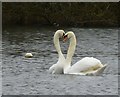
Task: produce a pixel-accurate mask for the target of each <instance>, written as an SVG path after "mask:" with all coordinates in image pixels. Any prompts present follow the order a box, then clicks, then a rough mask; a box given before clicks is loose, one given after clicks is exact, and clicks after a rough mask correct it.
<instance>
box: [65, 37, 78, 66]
mask: <svg viewBox="0 0 120 97" xmlns="http://www.w3.org/2000/svg"><path fill="white" fill-rule="evenodd" d="M75 48H76V37H75V35H73V36H72V37H71V38H70V44H69V48H68V52H67V58H66V62H67V63H68V64H69V65H70V64H71V61H72V56H73V55H74V52H75Z"/></svg>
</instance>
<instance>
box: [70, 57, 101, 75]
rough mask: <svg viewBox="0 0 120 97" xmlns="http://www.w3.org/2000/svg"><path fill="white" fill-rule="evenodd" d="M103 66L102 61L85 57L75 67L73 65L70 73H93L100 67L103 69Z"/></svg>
mask: <svg viewBox="0 0 120 97" xmlns="http://www.w3.org/2000/svg"><path fill="white" fill-rule="evenodd" d="M102 66H103V65H102V64H101V62H100V60H98V59H96V58H93V57H85V58H83V59H81V60H80V61H78V62H77V63H75V64H74V65H72V67H71V69H70V72H76V73H78V72H83V73H84V72H87V71H88V72H89V71H93V70H96V69H98V68H100V67H102Z"/></svg>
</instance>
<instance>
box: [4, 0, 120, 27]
mask: <svg viewBox="0 0 120 97" xmlns="http://www.w3.org/2000/svg"><path fill="white" fill-rule="evenodd" d="M118 7H119V6H118V3H117V2H114V3H110V2H104V3H97V2H96V3H93V2H86V3H83V2H79V3H78V2H76V3H75V2H74V3H70V2H69V3H67V2H66V3H63V2H59V3H56V2H52V3H48V2H47V3H45V2H44V3H43V2H41V3H40V2H24V3H23V2H6V3H5V2H4V3H3V4H2V15H3V25H6V24H7V25H9V24H10V25H11V24H12V25H14V24H18V25H33V24H39V25H41V26H42V25H58V24H59V25H60V26H73V27H117V26H118V11H119V10H118V9H119V8H118Z"/></svg>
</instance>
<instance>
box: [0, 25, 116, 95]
mask: <svg viewBox="0 0 120 97" xmlns="http://www.w3.org/2000/svg"><path fill="white" fill-rule="evenodd" d="M56 30H57V28H50V27H44V28H40V27H9V28H7V29H4V30H3V33H2V50H3V53H2V94H3V95H23V94H24V95H55V94H56V95H117V94H118V29H97V28H93V29H91V28H87V29H86V28H85V29H83V28H63V30H65V31H70V30H71V31H73V32H74V33H75V35H76V37H77V47H76V51H75V54H74V56H73V60H72V64H74V63H75V62H77V61H78V60H80V59H81V58H83V57H87V56H92V57H95V58H98V59H99V60H101V62H102V63H103V64H105V63H107V64H108V66H107V68H106V69H105V71H104V73H103V74H102V75H100V76H77V75H64V74H49V73H48V71H47V70H48V69H49V67H50V66H52V65H53V64H55V63H56V62H57V60H58V55H57V52H56V50H55V48H54V45H53V35H54V32H55V31H56ZM68 45H69V42H67V43H62V41H61V49H62V51H63V53H64V55H65V56H66V52H67V48H68ZM27 52H30V53H32V54H33V58H25V57H24V55H25V53H27Z"/></svg>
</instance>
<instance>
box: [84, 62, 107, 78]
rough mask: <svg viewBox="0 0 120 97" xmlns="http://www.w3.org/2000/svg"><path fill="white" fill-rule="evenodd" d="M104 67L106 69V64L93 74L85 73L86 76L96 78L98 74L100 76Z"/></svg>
mask: <svg viewBox="0 0 120 97" xmlns="http://www.w3.org/2000/svg"><path fill="white" fill-rule="evenodd" d="M106 67H107V64H105V65H103V67H101V68H99V69H98V70H96V71H95V72H92V73H87V74H86V75H93V76H98V75H100V74H102V73H103V72H104V70H105V68H106Z"/></svg>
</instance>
